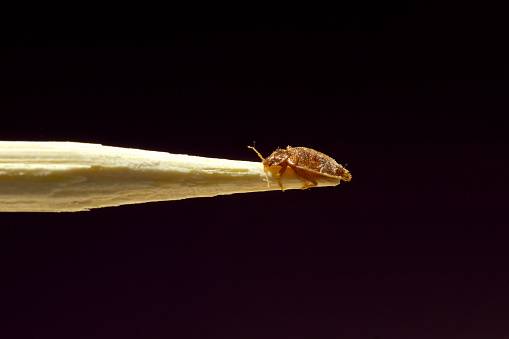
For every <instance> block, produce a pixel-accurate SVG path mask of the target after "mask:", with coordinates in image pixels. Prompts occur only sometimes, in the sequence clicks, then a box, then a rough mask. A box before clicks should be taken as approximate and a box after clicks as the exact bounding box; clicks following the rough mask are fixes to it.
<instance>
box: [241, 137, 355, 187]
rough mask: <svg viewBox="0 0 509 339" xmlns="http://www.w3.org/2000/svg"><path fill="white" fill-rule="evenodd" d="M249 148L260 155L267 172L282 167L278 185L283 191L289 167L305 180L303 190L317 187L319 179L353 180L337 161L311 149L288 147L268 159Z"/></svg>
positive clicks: (275, 152)
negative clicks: (275, 167) (284, 176)
mask: <svg viewBox="0 0 509 339" xmlns="http://www.w3.org/2000/svg"><path fill="white" fill-rule="evenodd" d="M248 147H249V148H251V149H252V150H253V151H255V152H256V154H258V157H260V159H261V160H262V163H263V166H264V168H265V172H267V170H268V169H269V168H271V167H274V166H278V167H280V170H279V177H278V183H279V187H281V190H283V184H282V183H281V178H282V176H283V174H284V173H285V171H286V169H287V167H290V168H291V169H292V170H293V171H294V172H295V174H296V175H297V176H299V177H300V178H301V179H302V180H303V182H304V186H303V187H302V188H303V189H306V188H309V187H313V186H316V185H317V184H318V182H317V179H327V178H332V179H339V180H343V181H347V182H348V181H350V180H352V175H351V174H350V172H349V171H348V170H347V169H346V168H344V167H343V166H341V165H340V164H338V163H337V162H336V160H334V159H332V158H331V157H329V156H328V155H325V154H323V153H321V152H318V151H316V150H314V149H311V148H307V147H291V146H288V147H286V149H282V148H278V149H276V150H275V151H274V152H272V154H271V155H269V156H268V157H267V158H264V157H263V156H262V155H261V154H260V152H258V151H257V150H256V148H254V147H253V146H248ZM267 183H268V179H267Z"/></svg>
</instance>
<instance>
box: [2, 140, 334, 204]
mask: <svg viewBox="0 0 509 339" xmlns="http://www.w3.org/2000/svg"><path fill="white" fill-rule="evenodd" d="M267 174H268V179H269V183H270V186H268V185H267V182H266V175H265V172H264V168H263V165H262V163H261V162H251V161H237V160H227V159H217V158H205V157H197V156H189V155H182V154H170V153H164V152H154V151H145V150H139V149H131V148H120V147H110V146H103V145H99V144H86V143H76V142H26V141H0V212H21V211H23V212H66V211H84V210H89V209H92V208H99V207H108V206H119V205H124V204H136V203H144V202H150V201H163V200H179V199H186V198H195V197H213V196H216V195H221V194H233V193H247V192H259V191H269V190H280V188H279V186H278V182H277V173H276V172H274V171H272V170H271V171H269V172H268V173H267ZM282 182H283V185H284V187H285V189H298V188H302V185H303V183H302V180H301V179H299V178H298V177H297V176H296V175H295V173H293V172H292V171H291V170H289V171H287V172H286V173H285V175H284V177H283V180H282ZM337 184H339V180H328V181H320V182H319V183H318V186H334V185H337Z"/></svg>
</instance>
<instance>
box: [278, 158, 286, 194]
mask: <svg viewBox="0 0 509 339" xmlns="http://www.w3.org/2000/svg"><path fill="white" fill-rule="evenodd" d="M280 166H281V169H280V170H279V176H278V178H277V182H278V184H279V187H281V191H284V190H285V189H284V187H283V183H282V182H281V178H282V177H283V174H284V173H285V171H286V167H287V166H288V165H287V164H286V163H282V164H281V165H280Z"/></svg>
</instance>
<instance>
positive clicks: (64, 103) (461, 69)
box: [0, 3, 509, 339]
mask: <svg viewBox="0 0 509 339" xmlns="http://www.w3.org/2000/svg"><path fill="white" fill-rule="evenodd" d="M479 6H480V5H479ZM339 7H340V8H339V9H330V10H325V9H324V11H323V12H320V13H315V12H311V11H309V12H307V13H302V14H299V15H297V14H295V13H293V12H291V13H285V15H281V14H276V13H273V12H272V11H266V12H265V13H264V14H265V15H263V16H262V15H258V13H255V12H251V11H250V10H247V11H243V12H242V13H241V14H239V13H237V14H232V15H228V14H227V12H226V10H225V12H222V16H218V15H217V14H216V13H219V12H221V10H219V9H216V11H215V12H207V11H206V10H205V11H204V12H203V13H201V14H195V15H193V16H190V18H189V19H188V17H185V18H183V17H181V15H180V12H179V11H165V12H164V13H162V14H160V15H154V16H153V17H152V16H151V15H147V16H141V15H139V16H136V15H134V16H126V17H123V15H122V14H117V16H115V19H119V18H120V20H118V21H119V22H118V23H117V21H114V22H113V21H112V17H108V16H106V17H105V18H103V20H100V22H97V21H96V20H95V19H94V20H92V19H90V20H83V21H79V22H74V17H72V16H68V17H67V19H66V20H65V22H64V23H62V24H61V23H60V22H59V23H55V22H54V21H51V20H47V21H45V22H42V23H40V24H39V23H38V22H37V23H36V24H34V23H32V24H30V25H29V24H27V23H25V22H24V21H23V22H17V23H16V24H13V25H10V26H9V28H8V30H7V31H4V32H7V33H8V34H7V35H8V36H9V39H5V40H3V47H2V51H1V55H2V57H1V58H2V59H1V60H2V61H1V63H0V71H1V80H0V86H1V92H0V114H1V117H2V121H1V123H0V139H2V140H40V141H47V140H57V141H58V140H60V141H81V142H92V143H102V144H105V145H111V146H122V147H134V148H144V149H150V150H158V151H167V152H172V153H185V154H193V155H201V156H211V157H222V158H231V159H241V160H253V161H255V160H256V156H255V154H254V153H252V152H251V151H249V150H248V149H247V148H246V145H249V144H252V143H253V141H256V145H257V147H258V148H259V150H260V151H261V152H262V153H264V154H269V153H270V152H271V151H272V150H274V149H275V148H276V147H277V146H286V145H288V144H289V145H294V146H297V145H302V146H308V147H313V148H316V149H318V150H321V151H323V152H325V153H327V154H330V155H331V156H333V157H334V158H335V159H336V160H338V162H340V163H342V164H345V163H346V164H347V167H348V168H349V169H350V170H351V172H352V174H353V181H352V182H351V183H349V184H342V185H340V186H339V187H336V188H324V189H315V190H309V191H305V192H304V191H287V192H285V193H281V192H270V193H255V194H245V195H234V196H223V197H217V198H211V199H191V200H184V201H177V202H160V203H151V204H144V205H133V206H123V207H117V208H105V209H100V210H93V211H91V212H86V213H69V214H43V213H35V214H2V215H0V229H1V237H0V239H1V245H0V260H1V261H0V263H1V277H0V281H1V286H2V290H1V291H2V295H3V296H2V301H1V305H2V306H1V308H2V309H3V310H4V311H5V312H6V314H7V316H4V317H3V320H4V321H6V325H2V326H0V328H1V329H0V331H5V333H6V335H1V336H2V337H5V338H18V337H19V338H56V337H60V336H61V337H65V338H112V337H114V338H116V337H118V338H172V337H175V338H350V339H356V338H373V339H375V338H377V339H381V338H390V339H393V338H502V337H505V336H507V335H509V325H507V315H508V312H509V310H508V309H509V270H508V267H507V262H508V260H509V250H508V249H507V242H508V236H509V230H508V226H509V225H508V220H507V216H506V213H507V212H506V210H507V206H506V205H507V203H506V201H507V192H508V191H507V186H508V185H507V184H508V182H507V181H508V180H507V173H506V170H505V169H506V168H507V164H508V161H507V146H506V141H507V127H508V126H507V123H506V120H505V114H507V111H508V110H507V108H508V105H507V89H508V88H507V80H508V79H507V77H508V71H509V64H508V62H507V60H509V59H508V54H507V53H506V51H505V46H504V45H506V43H507V41H506V35H505V27H504V26H505V24H504V20H505V19H504V18H503V17H502V13H503V12H500V11H498V10H497V9H494V8H488V7H486V8H484V7H475V8H474V7H472V8H466V7H465V4H463V5H462V6H453V5H450V8H447V7H445V6H444V5H443V4H442V5H438V6H432V5H429V4H427V5H425V6H423V5H421V4H418V3H405V4H397V5H396V4H391V5H388V4H383V5H381V4H378V5H367V4H366V5H362V6H361V5H359V6H356V7H355V6H339ZM230 10H232V9H230ZM28 21H30V20H27V22H28Z"/></svg>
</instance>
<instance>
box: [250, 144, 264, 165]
mask: <svg viewBox="0 0 509 339" xmlns="http://www.w3.org/2000/svg"><path fill="white" fill-rule="evenodd" d="M247 148H251V149H252V150H253V151H255V152H256V154H258V157H259V158H260V159H261V160H262V161H264V160H265V158H264V157H263V155H261V153H260V152H258V151H257V150H256V148H254V147H253V146H247Z"/></svg>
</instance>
